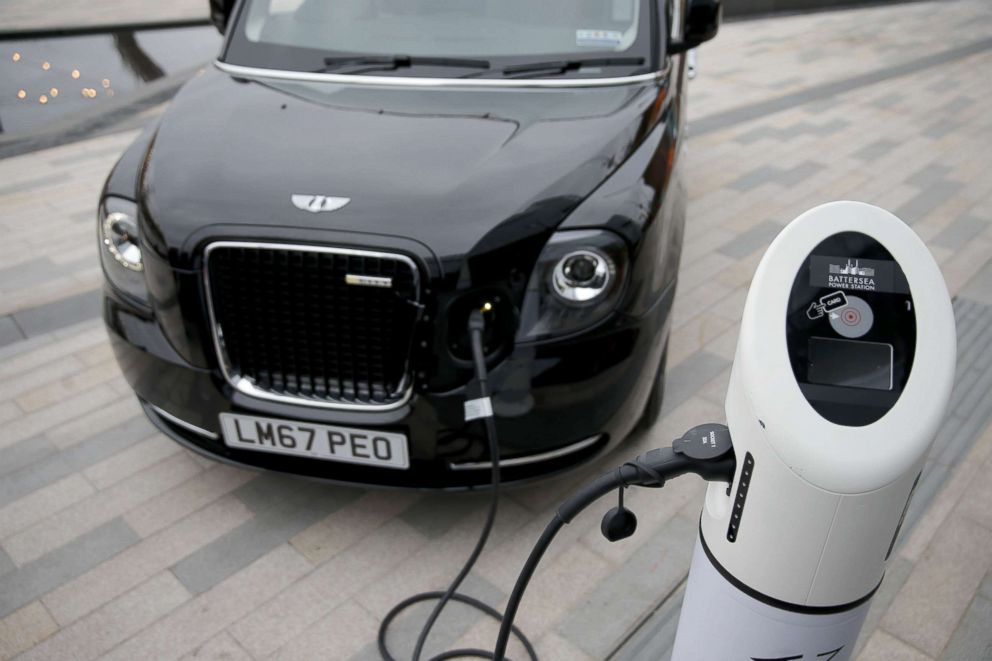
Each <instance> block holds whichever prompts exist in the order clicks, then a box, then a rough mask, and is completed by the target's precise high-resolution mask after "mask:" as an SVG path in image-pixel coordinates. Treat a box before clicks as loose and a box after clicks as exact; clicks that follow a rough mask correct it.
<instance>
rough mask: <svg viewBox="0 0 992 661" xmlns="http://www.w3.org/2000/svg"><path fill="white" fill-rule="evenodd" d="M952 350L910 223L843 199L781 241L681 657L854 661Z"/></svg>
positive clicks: (947, 380)
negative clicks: (731, 472) (730, 476)
mask: <svg viewBox="0 0 992 661" xmlns="http://www.w3.org/2000/svg"><path fill="white" fill-rule="evenodd" d="M955 355H956V353H955V327H954V316H953V313H952V309H951V302H950V298H949V296H948V293H947V287H946V285H945V284H944V280H943V277H942V276H941V273H940V270H939V268H938V267H937V264H936V263H935V262H934V259H933V257H932V256H931V255H930V253H929V251H928V250H927V248H926V246H925V245H924V244H923V242H922V241H921V240H920V239H919V237H917V235H916V234H915V233H914V232H913V231H912V230H911V229H910V228H909V227H908V226H906V225H905V224H904V223H903V222H902V221H901V220H899V219H898V218H896V217H895V216H893V215H892V214H890V213H888V212H887V211H884V210H882V209H879V208H877V207H873V206H870V205H867V204H861V203H857V202H833V203H830V204H825V205H823V206H820V207H817V208H815V209H812V210H811V211H808V212H806V213H804V214H803V215H801V216H799V217H798V218H796V219H795V220H794V221H792V222H791V223H790V224H789V225H788V226H787V227H786V228H785V229H784V230H783V231H782V232H781V234H779V236H778V237H777V238H776V239H775V241H773V242H772V244H771V246H770V247H769V248H768V251H767V252H766V253H765V256H764V258H763V259H762V260H761V263H760V264H759V266H758V269H757V272H756V273H755V276H754V280H753V281H752V283H751V288H750V291H749V292H748V296H747V301H746V303H745V306H744V314H743V318H742V321H741V330H740V336H739V339H738V343H737V353H736V357H735V359H734V365H733V369H732V373H731V378H730V385H729V388H728V392H727V402H726V413H727V423H728V426H729V428H730V434H731V437H732V439H733V445H734V452H735V454H736V457H737V467H736V473H735V476H734V481H733V483H732V484H731V485H729V487H728V485H727V484H725V483H723V484H721V483H713V484H710V486H709V490H708V491H707V494H706V501H705V505H704V508H703V512H702V516H701V521H700V534H699V539H698V541H697V543H696V550H695V555H694V557H693V561H692V568H691V570H690V573H689V580H688V584H687V587H686V592H685V600H684V604H683V607H682V614H681V618H680V621H679V628H678V633H677V635H676V640H675V648H674V652H673V656H672V658H673V659H674V660H675V661H690V660H691V661H710V660H712V661H728V660H732V659H742V660H744V659H746V660H752V659H753V660H755V661H762V660H769V661H770V660H775V661H784V660H786V659H788V660H793V659H794V660H800V659H802V660H807V659H810V660H813V659H816V660H827V661H841V660H843V659H848V658H849V657H850V656H851V654H852V652H853V648H854V644H855V641H856V640H857V637H858V633H859V631H860V630H861V626H862V624H863V622H864V618H865V614H866V613H867V610H868V606H869V603H870V600H871V597H872V596H873V595H874V593H875V590H876V589H877V588H878V586H879V584H880V583H881V580H882V576H883V574H884V571H885V564H886V561H887V560H888V558H889V555H890V554H891V552H892V548H893V545H894V544H895V540H896V537H897V535H898V533H899V528H900V526H901V524H902V517H903V516H904V515H905V512H906V508H907V506H908V505H909V499H910V497H911V495H912V491H913V489H914V487H915V484H916V481H917V480H918V479H919V475H920V471H921V468H922V466H923V462H924V460H925V458H926V454H927V451H928V449H929V448H930V445H931V442H932V440H933V438H934V436H935V434H936V432H937V429H938V426H939V425H940V424H941V421H942V418H943V415H944V410H945V407H946V404H947V400H948V398H949V396H950V393H951V386H952V382H953V379H954V366H955Z"/></svg>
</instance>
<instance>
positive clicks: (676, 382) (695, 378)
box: [662, 351, 730, 415]
mask: <svg viewBox="0 0 992 661" xmlns="http://www.w3.org/2000/svg"><path fill="white" fill-rule="evenodd" d="M728 367H730V363H729V362H728V361H727V360H726V359H724V358H721V357H720V356H717V355H715V354H712V353H710V352H708V351H699V352H697V353H695V354H693V355H692V356H690V357H689V358H686V359H685V360H683V361H682V362H680V363H679V364H678V365H676V366H675V367H673V368H671V369H669V370H668V371H667V372H666V373H665V398H664V403H663V404H662V414H663V415H665V414H667V413H670V412H671V411H672V410H673V409H675V408H677V407H678V406H680V405H681V404H682V403H683V402H685V401H686V400H688V399H689V398H690V397H692V395H693V394H694V393H695V392H696V391H697V390H699V389H700V388H702V387H703V386H704V385H706V384H707V383H709V381H710V380H711V379H713V378H715V377H717V376H719V375H720V373H721V372H723V371H724V370H725V369H726V368H728Z"/></svg>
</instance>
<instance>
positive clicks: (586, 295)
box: [517, 230, 627, 342]
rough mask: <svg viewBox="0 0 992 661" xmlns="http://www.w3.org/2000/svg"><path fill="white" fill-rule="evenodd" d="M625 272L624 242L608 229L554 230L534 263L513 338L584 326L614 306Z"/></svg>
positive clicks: (533, 337) (532, 337)
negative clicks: (518, 323)
mask: <svg viewBox="0 0 992 661" xmlns="http://www.w3.org/2000/svg"><path fill="white" fill-rule="evenodd" d="M626 274H627V248H626V245H625V244H624V242H623V240H622V239H621V238H620V237H619V236H617V235H616V234H613V233H612V232H609V231H607V230H570V231H564V232H558V233H556V234H554V235H553V236H552V237H551V239H550V240H549V241H548V243H547V245H545V247H544V250H543V251H542V252H541V256H540V257H539V258H538V260H537V264H535V266H534V271H533V272H532V273H531V276H530V281H529V282H528V284H527V293H526V295H525V296H524V302H523V306H522V308H521V314H520V328H519V330H518V331H517V341H518V342H526V341H531V340H539V339H544V338H548V337H552V336H560V335H566V334H569V333H574V332H576V331H580V330H583V329H585V328H588V327H590V326H593V325H595V324H596V323H598V322H600V321H602V320H603V319H604V318H605V317H606V316H607V315H609V314H610V312H612V311H613V310H614V308H616V305H617V303H618V302H619V300H620V296H621V294H622V293H623V282H624V278H625V276H626Z"/></svg>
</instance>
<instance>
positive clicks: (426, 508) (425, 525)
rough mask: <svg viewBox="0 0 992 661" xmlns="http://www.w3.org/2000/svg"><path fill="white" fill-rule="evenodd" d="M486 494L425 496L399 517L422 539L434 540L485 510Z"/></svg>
mask: <svg viewBox="0 0 992 661" xmlns="http://www.w3.org/2000/svg"><path fill="white" fill-rule="evenodd" d="M488 503H489V495H488V494H427V495H425V496H424V497H422V498H420V499H419V500H418V501H417V502H416V503H414V504H413V505H412V506H411V507H409V508H407V509H406V510H405V511H403V512H402V513H401V514H400V515H399V516H400V518H401V519H403V520H404V521H406V522H407V523H408V524H409V525H411V526H413V528H414V529H415V530H417V531H418V532H419V533H420V534H422V535H423V536H424V537H427V538H429V539H434V538H437V537H440V536H442V535H444V534H445V533H446V532H448V531H449V530H451V528H452V526H454V525H455V524H457V523H458V522H459V521H460V520H461V519H463V518H465V517H466V516H469V515H471V514H476V513H481V512H484V511H485V510H486V508H487V507H488Z"/></svg>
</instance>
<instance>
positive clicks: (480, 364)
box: [378, 310, 537, 661]
mask: <svg viewBox="0 0 992 661" xmlns="http://www.w3.org/2000/svg"><path fill="white" fill-rule="evenodd" d="M485 329H486V320H485V318H484V317H483V314H482V311H481V310H473V311H472V314H471V315H469V319H468V333H469V339H470V341H471V345H472V362H473V364H474V366H475V379H476V381H477V383H478V391H479V392H478V397H477V398H475V399H471V400H469V401H467V402H465V419H466V421H468V420H474V419H480V418H481V419H482V420H483V421H484V424H485V428H486V437H487V439H488V441H489V459H490V461H491V462H492V473H491V482H492V491H491V492H490V493H491V498H490V501H489V512H488V514H487V515H486V521H485V523H484V524H483V526H482V532H481V533H480V534H479V539H478V541H476V543H475V548H474V549H472V553H471V554H469V557H468V560H466V561H465V564H464V565H462V568H461V569H460V570H459V572H458V575H457V576H455V580H453V581H452V582H451V585H449V586H448V589H447V590H446V591H444V592H422V593H420V594H415V595H413V596H411V597H407V598H406V599H404V600H403V601H401V602H400V603H398V604H396V605H395V606H393V608H392V609H391V610H390V611H389V612H388V613H387V614H386V617H385V618H383V620H382V624H380V625H379V637H378V644H379V654H380V656H382V658H383V659H384V661H397V660H396V658H395V657H393V655H392V654H390V652H389V647H388V646H387V641H386V637H387V634H388V632H389V626H390V624H392V622H393V620H395V619H396V617H397V616H398V615H399V614H400V613H402V612H403V611H404V610H406V609H407V608H409V607H410V606H412V605H414V604H417V603H420V602H422V601H437V604H436V605H435V606H434V609H433V610H432V611H431V614H430V616H429V617H428V618H427V621H426V622H425V623H424V626H423V628H422V629H421V630H420V635H419V636H417V644H416V647H415V648H414V650H413V657H412V659H413V661H420V656H421V654H423V651H424V645H425V644H426V643H427V638H428V636H430V633H431V629H432V628H433V627H434V623H435V622H437V619H438V617H439V616H440V615H441V611H443V610H444V607H445V606H447V605H448V602H450V601H457V602H459V603H463V604H466V605H468V606H471V607H473V608H475V609H477V610H480V611H482V612H483V613H485V614H486V615H489V616H490V617H493V618H495V619H497V620H502V619H503V615H502V613H500V612H499V611H498V610H496V609H495V608H493V607H492V606H490V605H489V604H487V603H485V602H484V601H481V600H479V599H476V598H475V597H471V596H469V595H466V594H463V593H461V592H458V588H459V586H461V584H462V582H463V581H464V580H465V577H466V576H468V574H469V572H470V571H472V567H474V566H475V563H476V561H477V560H478V559H479V555H481V554H482V550H483V548H485V546H486V542H487V541H488V539H489V534H490V533H491V532H492V528H493V523H494V522H495V520H496V511H497V507H498V505H499V485H500V469H499V443H498V442H497V437H496V423H495V421H494V420H493V409H492V402H491V400H490V399H489V377H488V374H487V372H486V358H485V352H484V350H483V339H482V337H483V333H484V332H485ZM511 631H512V633H513V634H515V635H516V636H517V638H519V639H520V642H521V643H522V644H523V646H524V649H526V650H527V654H528V655H530V658H531V660H532V661H537V653H536V652H535V651H534V647H533V645H531V643H530V641H529V640H527V637H526V636H525V635H524V634H523V633H522V632H521V631H520V630H519V629H517V628H516V627H510V628H508V629H507V639H509V636H510V632H511ZM458 657H477V658H482V659H491V658H493V653H492V652H490V651H489V650H481V649H460V650H449V651H446V652H442V653H441V654H438V655H437V656H434V657H432V658H431V661H442V660H443V659H454V658H458Z"/></svg>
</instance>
